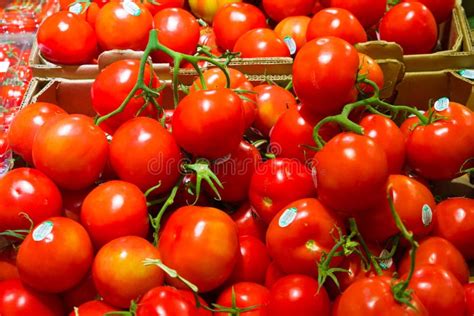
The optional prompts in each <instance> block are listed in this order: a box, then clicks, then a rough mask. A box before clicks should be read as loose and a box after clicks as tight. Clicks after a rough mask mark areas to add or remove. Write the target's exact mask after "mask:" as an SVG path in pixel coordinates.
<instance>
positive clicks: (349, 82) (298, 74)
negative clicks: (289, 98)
mask: <svg viewBox="0 0 474 316" xmlns="http://www.w3.org/2000/svg"><path fill="white" fill-rule="evenodd" d="M358 67H359V56H358V54H357V51H356V50H355V48H354V47H353V46H351V45H350V44H349V43H347V42H346V41H344V40H342V39H339V38H335V37H324V38H319V39H317V40H312V41H309V42H308V43H306V44H305V45H304V46H303V48H301V50H300V51H299V52H298V54H297V55H296V58H295V62H294V63H293V85H294V89H295V92H296V95H297V96H298V98H299V99H300V101H301V102H302V103H303V104H304V105H305V106H307V107H308V111H309V112H311V113H314V114H319V115H330V114H335V113H339V112H340V110H341V108H342V107H343V106H344V105H345V104H346V103H348V101H352V100H353V90H354V84H355V82H356V77H357V71H358Z"/></svg>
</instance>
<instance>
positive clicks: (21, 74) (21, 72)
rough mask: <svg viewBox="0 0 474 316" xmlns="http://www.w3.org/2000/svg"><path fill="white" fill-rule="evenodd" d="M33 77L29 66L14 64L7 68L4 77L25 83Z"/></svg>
mask: <svg viewBox="0 0 474 316" xmlns="http://www.w3.org/2000/svg"><path fill="white" fill-rule="evenodd" d="M32 77H33V74H32V71H31V68H30V67H29V66H28V65H27V64H26V65H21V64H16V65H14V66H12V67H10V68H8V71H7V75H6V79H13V80H19V81H21V82H23V83H25V84H27V83H28V82H30V80H31V78H32Z"/></svg>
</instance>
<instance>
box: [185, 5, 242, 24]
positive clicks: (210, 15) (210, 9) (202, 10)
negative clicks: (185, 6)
mask: <svg viewBox="0 0 474 316" xmlns="http://www.w3.org/2000/svg"><path fill="white" fill-rule="evenodd" d="M233 2H242V0H189V7H190V9H191V12H192V13H193V14H194V15H196V16H197V17H198V18H201V19H203V20H204V21H206V22H207V23H212V20H213V19H214V16H215V15H216V12H217V11H218V10H219V9H220V8H222V7H223V6H225V5H226V4H229V3H233Z"/></svg>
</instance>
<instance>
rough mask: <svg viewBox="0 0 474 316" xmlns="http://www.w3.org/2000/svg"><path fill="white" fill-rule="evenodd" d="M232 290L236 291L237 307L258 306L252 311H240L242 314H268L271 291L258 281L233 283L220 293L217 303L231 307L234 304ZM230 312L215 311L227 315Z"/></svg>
mask: <svg viewBox="0 0 474 316" xmlns="http://www.w3.org/2000/svg"><path fill="white" fill-rule="evenodd" d="M232 292H234V293H235V305H236V306H235V307H238V308H246V307H251V306H258V307H257V308H255V309H252V310H251V311H248V312H244V313H240V315H242V316H266V315H269V314H268V313H267V305H268V302H269V300H270V291H269V290H268V289H267V288H266V287H264V286H262V285H260V284H257V283H252V282H241V283H236V284H233V285H232V286H229V287H228V288H226V289H225V290H224V291H222V293H221V294H220V295H219V298H218V299H217V304H218V305H220V306H223V307H227V308H231V307H233V304H232V301H233V299H232V295H233V294H232ZM227 315H229V313H225V312H220V313H214V316H227Z"/></svg>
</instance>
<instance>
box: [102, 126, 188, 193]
mask: <svg viewBox="0 0 474 316" xmlns="http://www.w3.org/2000/svg"><path fill="white" fill-rule="evenodd" d="M130 152H133V153H134V156H133V159H130V156H129V153H130ZM181 157H182V156H181V152H180V150H179V147H178V145H177V144H176V141H175V140H174V139H173V137H172V136H171V134H170V133H169V132H168V131H167V130H166V129H164V127H163V126H161V124H160V123H159V122H158V121H156V120H153V119H150V118H145V117H139V118H135V119H132V120H130V121H128V122H126V123H125V124H123V125H122V126H121V127H120V128H119V129H118V130H117V131H116V132H115V134H114V137H113V139H112V142H111V144H110V162H111V165H112V167H113V169H114V171H115V172H116V173H117V175H118V176H119V177H120V179H122V180H124V181H127V182H130V183H133V184H135V185H136V186H138V187H139V188H140V190H142V191H143V192H145V191H146V190H148V189H149V188H151V187H153V186H156V185H158V183H160V182H161V185H160V186H159V187H158V188H157V189H155V190H154V191H153V194H154V195H158V194H161V193H165V192H168V191H169V190H170V189H171V188H172V187H173V186H174V185H175V184H176V182H177V181H178V178H179V175H180V174H179V172H180V170H179V166H180V163H181Z"/></svg>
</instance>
